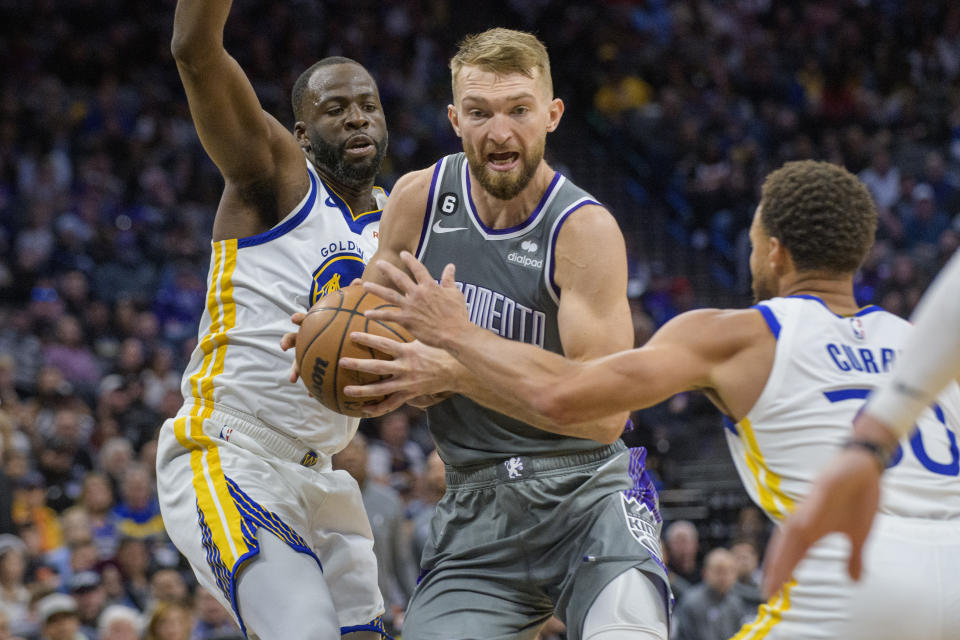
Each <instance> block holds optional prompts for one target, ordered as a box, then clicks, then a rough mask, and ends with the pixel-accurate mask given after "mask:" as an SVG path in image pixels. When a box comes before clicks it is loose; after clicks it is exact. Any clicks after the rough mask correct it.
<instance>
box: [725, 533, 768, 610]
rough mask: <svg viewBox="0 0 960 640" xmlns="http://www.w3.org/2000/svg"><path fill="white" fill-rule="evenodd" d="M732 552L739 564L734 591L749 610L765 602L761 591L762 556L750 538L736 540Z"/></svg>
mask: <svg viewBox="0 0 960 640" xmlns="http://www.w3.org/2000/svg"><path fill="white" fill-rule="evenodd" d="M730 552H731V553H732V554H733V558H734V561H735V562H736V566H737V583H736V584H735V585H734V586H733V592H734V593H736V594H737V595H738V596H740V599H741V600H743V603H744V606H745V607H746V610H747V611H748V612H749V611H750V610H751V609H756V608H757V607H759V606H760V605H761V604H763V603H764V598H763V595H762V594H761V592H760V580H761V571H760V556H759V554H758V553H757V548H756V547H755V546H754V544H753V542H750V541H749V540H739V541H736V542H734V543H733V546H732V547H731V548H730Z"/></svg>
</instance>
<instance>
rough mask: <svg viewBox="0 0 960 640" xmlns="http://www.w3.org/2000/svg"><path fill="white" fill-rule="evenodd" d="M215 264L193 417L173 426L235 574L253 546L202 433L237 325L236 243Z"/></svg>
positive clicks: (223, 247) (220, 251)
mask: <svg viewBox="0 0 960 640" xmlns="http://www.w3.org/2000/svg"><path fill="white" fill-rule="evenodd" d="M213 252H214V261H213V262H214V264H213V275H212V277H211V279H210V289H209V291H208V292H207V313H209V315H210V327H209V329H208V330H207V333H206V335H205V336H204V337H203V338H202V339H201V340H200V344H199V347H200V349H201V350H202V351H203V354H204V355H203V364H201V366H200V368H199V369H198V370H197V371H196V372H194V374H193V375H191V376H190V390H191V393H192V396H193V409H192V410H191V412H190V415H189V416H183V417H181V418H178V419H177V420H176V421H175V422H174V434H175V435H176V437H177V441H178V442H179V443H180V444H181V446H183V447H184V448H185V449H188V450H189V451H190V467H191V468H192V469H193V488H194V491H195V492H196V495H197V506H198V507H199V509H200V511H201V512H202V513H203V517H204V520H205V521H206V523H207V526H208V527H209V528H210V532H211V535H212V537H213V543H214V545H216V547H217V549H219V551H220V555H221V560H222V561H223V563H224V565H225V566H226V568H227V569H228V570H232V569H233V567H234V565H235V564H236V562H237V560H239V559H240V558H242V557H243V556H244V555H245V554H246V553H247V551H249V546H248V545H247V543H246V542H245V540H244V536H243V533H242V532H241V529H240V525H241V522H242V521H243V518H242V517H241V516H240V513H239V511H238V510H237V507H236V505H235V504H234V502H233V498H232V497H231V495H230V492H229V489H228V488H227V483H226V479H225V477H224V474H223V468H222V466H221V464H220V454H219V450H218V448H217V443H216V442H215V441H214V440H213V439H212V438H210V437H209V436H207V435H206V434H205V433H204V432H203V422H204V420H206V419H207V418H209V417H210V414H211V413H213V410H214V404H213V392H214V380H215V378H216V377H217V376H218V375H220V374H221V373H222V372H223V362H224V359H225V358H226V354H227V344H228V342H229V339H228V337H227V332H229V331H230V330H231V329H233V328H234V327H235V326H236V322H237V309H236V304H235V302H234V299H233V279H232V277H233V271H234V268H235V267H236V264H237V241H236V240H223V241H220V242H214V243H213Z"/></svg>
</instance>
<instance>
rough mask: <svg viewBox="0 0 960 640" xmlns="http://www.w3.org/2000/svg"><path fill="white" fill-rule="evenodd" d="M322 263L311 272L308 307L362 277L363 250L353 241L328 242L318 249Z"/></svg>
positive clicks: (363, 264)
mask: <svg viewBox="0 0 960 640" xmlns="http://www.w3.org/2000/svg"><path fill="white" fill-rule="evenodd" d="M320 257H321V258H324V260H323V263H321V265H320V266H319V267H318V268H317V270H316V271H314V272H313V284H312V285H311V287H310V306H311V307H312V306H313V305H314V304H316V302H317V300H319V299H320V298H322V297H323V296H325V295H327V294H328V293H331V292H333V291H339V290H340V289H342V288H344V287H346V286H348V285H349V284H350V283H351V282H353V281H354V279H356V278H359V277H360V276H362V275H363V268H364V266H365V263H364V261H363V258H364V256H363V250H362V249H361V248H360V247H359V246H358V245H357V243H356V242H354V241H353V240H346V241H344V240H341V241H339V242H330V243H327V244H325V245H323V246H322V247H320Z"/></svg>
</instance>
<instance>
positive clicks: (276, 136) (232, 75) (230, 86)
mask: <svg viewBox="0 0 960 640" xmlns="http://www.w3.org/2000/svg"><path fill="white" fill-rule="evenodd" d="M231 4H232V3H231V2H230V1H229V0H179V2H178V3H177V8H176V13H175V16H174V24H173V39H172V41H171V45H170V48H171V52H172V53H173V57H174V60H175V61H176V64H177V70H178V71H179V73H180V78H181V80H182V82H183V87H184V90H185V92H186V95H187V102H188V104H189V106H190V114H191V116H192V117H193V121H194V124H195V125H196V128H197V133H198V135H199V136H200V142H201V143H202V144H203V147H204V149H205V150H206V151H207V153H208V154H209V155H210V158H211V159H212V160H213V162H214V164H216V165H217V167H218V168H219V169H220V172H221V173H222V174H223V177H224V179H225V181H226V188H225V193H224V197H225V198H230V197H231V195H233V196H236V197H239V198H240V199H241V200H243V199H246V200H248V201H249V200H250V198H249V197H248V195H249V192H250V191H252V190H254V188H256V189H259V191H260V192H261V193H262V191H263V190H264V188H266V189H267V191H271V190H272V192H273V194H276V193H277V192H278V191H279V190H280V189H281V188H283V189H285V190H289V191H295V192H296V191H299V192H298V193H292V194H291V195H290V198H291V199H292V201H293V203H294V204H295V203H296V201H297V200H299V198H301V197H302V196H303V193H305V192H306V188H307V187H308V185H309V176H308V174H307V170H306V165H305V163H304V160H303V152H302V151H301V150H300V147H299V145H298V144H297V142H296V140H295V139H294V137H293V136H292V135H291V133H290V132H289V131H288V130H287V129H286V128H284V127H283V125H281V124H280V123H279V122H278V121H277V120H276V119H275V118H273V116H271V115H269V114H268V113H266V112H265V111H264V110H263V109H262V107H261V106H260V101H259V100H258V99H257V96H256V93H255V92H254V90H253V86H252V85H251V84H250V81H249V80H248V79H247V77H246V75H245V74H244V72H243V69H241V68H240V65H239V64H238V63H237V61H236V60H234V59H233V58H232V57H231V56H230V55H229V54H228V53H227V51H226V50H225V49H224V47H223V29H224V25H225V24H226V21H227V15H228V14H229V13H230V6H231ZM280 176H284V178H285V179H287V180H289V181H290V182H291V183H292V184H284V185H279V184H277V179H278V177H280ZM297 183H301V184H297ZM233 191H235V192H236V193H232V192H233ZM274 198H276V195H274ZM277 204H278V203H275V202H270V203H268V204H267V206H269V207H271V208H272V207H273V206H274V205H277ZM279 204H280V209H282V208H283V205H285V204H286V203H279ZM283 214H285V211H284V212H283ZM274 222H276V220H273V221H267V225H266V226H268V227H269V226H272V224H273V223H274Z"/></svg>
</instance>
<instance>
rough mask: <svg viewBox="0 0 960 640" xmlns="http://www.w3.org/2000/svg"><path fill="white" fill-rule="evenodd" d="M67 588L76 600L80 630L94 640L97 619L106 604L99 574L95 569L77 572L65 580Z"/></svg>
mask: <svg viewBox="0 0 960 640" xmlns="http://www.w3.org/2000/svg"><path fill="white" fill-rule="evenodd" d="M67 588H68V589H69V590H70V595H71V596H73V598H74V600H76V602H77V617H78V618H79V619H80V632H81V633H83V635H85V636H86V637H87V638H88V639H89V640H95V639H96V637H97V619H98V618H99V617H100V614H101V613H102V612H103V608H104V607H105V606H106V604H107V592H106V590H105V589H104V588H103V582H102V581H101V580H100V574H99V573H97V572H96V571H80V572H77V573H75V574H73V575H72V576H71V577H70V580H68V581H67Z"/></svg>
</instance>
